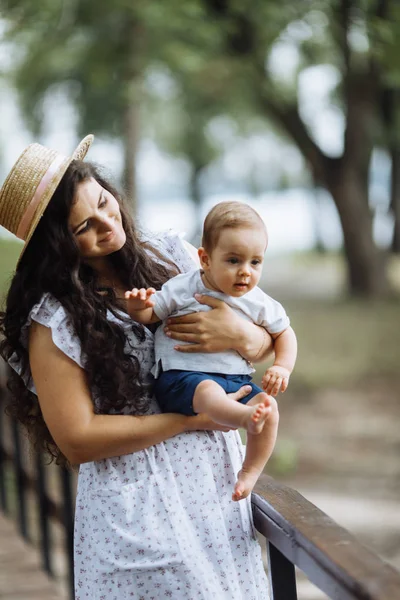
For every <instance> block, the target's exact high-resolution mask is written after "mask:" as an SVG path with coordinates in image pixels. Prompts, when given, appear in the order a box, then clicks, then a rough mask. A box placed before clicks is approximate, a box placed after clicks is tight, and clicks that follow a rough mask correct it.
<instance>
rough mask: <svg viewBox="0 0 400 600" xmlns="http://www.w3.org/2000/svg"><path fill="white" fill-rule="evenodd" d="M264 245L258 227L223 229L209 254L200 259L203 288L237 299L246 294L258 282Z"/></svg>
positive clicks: (262, 235) (265, 243)
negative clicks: (206, 287) (203, 281)
mask: <svg viewBox="0 0 400 600" xmlns="http://www.w3.org/2000/svg"><path fill="white" fill-rule="evenodd" d="M267 243H268V240H267V236H266V233H265V231H264V230H263V229H262V228H261V227H260V228H259V229H257V228H239V229H233V228H232V229H223V230H222V231H221V234H220V236H219V240H218V243H217V245H216V246H215V248H214V249H213V250H212V251H211V253H210V254H207V253H206V252H204V255H203V256H200V259H201V266H202V269H203V271H204V279H205V283H206V285H207V286H208V287H210V288H211V289H214V290H217V291H220V292H223V293H224V294H228V295H229V296H235V297H237V298H238V297H240V296H243V295H244V294H247V292H250V290H252V289H253V288H254V287H255V286H256V285H257V284H258V282H259V281H260V277H261V272H262V265H263V261H264V254H265V250H266V249H267Z"/></svg>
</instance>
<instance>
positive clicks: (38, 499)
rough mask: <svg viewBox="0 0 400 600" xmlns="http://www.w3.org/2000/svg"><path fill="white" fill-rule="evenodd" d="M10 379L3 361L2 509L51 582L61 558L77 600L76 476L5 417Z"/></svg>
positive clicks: (0, 370)
mask: <svg viewBox="0 0 400 600" xmlns="http://www.w3.org/2000/svg"><path fill="white" fill-rule="evenodd" d="M5 380H6V370H5V368H4V363H3V362H2V360H1V359H0V509H1V510H2V511H3V513H4V514H5V515H6V516H8V517H10V518H12V519H14V520H15V521H16V524H17V527H18V530H19V533H20V535H21V536H22V537H23V538H24V539H25V540H26V541H27V542H29V543H32V544H35V545H38V547H39V550H40V553H41V556H42V566H43V569H44V570H45V571H46V572H47V573H48V574H49V575H50V576H51V577H55V576H56V572H57V569H56V566H55V562H60V561H58V560H55V559H56V557H57V555H59V554H62V556H63V560H62V561H61V562H62V563H63V567H62V571H63V576H64V578H65V580H66V587H67V588H68V593H69V596H70V598H71V599H72V600H73V598H74V591H73V521H74V517H73V505H74V491H73V490H74V487H75V486H74V482H73V475H72V473H71V472H70V471H68V470H67V469H64V468H60V467H56V466H55V465H47V464H46V461H45V460H44V458H43V456H42V455H41V454H38V453H33V452H31V451H29V444H28V443H27V440H26V438H25V436H24V435H23V434H22V431H21V428H20V426H19V425H18V424H17V423H16V422H15V421H14V420H13V419H10V418H9V417H7V416H6V415H5V414H4V406H5V402H4V401H5V397H6V394H7V393H8V392H7V390H6V385H5ZM53 525H54V526H57V529H58V530H59V531H61V540H60V539H59V538H60V535H57V536H54V533H55V531H54V530H55V527H53ZM58 570H59V569H58ZM0 597H1V591H0Z"/></svg>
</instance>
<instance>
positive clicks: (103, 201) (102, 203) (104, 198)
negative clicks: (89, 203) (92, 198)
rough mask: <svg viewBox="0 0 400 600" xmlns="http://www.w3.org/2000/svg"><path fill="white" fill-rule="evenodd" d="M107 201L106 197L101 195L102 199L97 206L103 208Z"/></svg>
mask: <svg viewBox="0 0 400 600" xmlns="http://www.w3.org/2000/svg"><path fill="white" fill-rule="evenodd" d="M107 202H108V199H107V197H106V196H103V199H102V201H101V202H100V204H99V208H104V206H106V204H107Z"/></svg>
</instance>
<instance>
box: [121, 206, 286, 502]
mask: <svg viewBox="0 0 400 600" xmlns="http://www.w3.org/2000/svg"><path fill="white" fill-rule="evenodd" d="M267 244H268V236H267V230H266V228H265V225H264V222H263V221H262V219H261V217H260V216H259V215H258V213H257V212H256V211H255V210H253V209H252V208H251V207H250V206H248V205H247V204H243V203H240V202H221V203H220V204H217V205H216V206H215V207H214V208H213V209H212V210H211V211H210V212H209V214H208V215H207V217H206V220H205V222H204V229H203V239H202V247H201V248H199V250H198V256H199V259H200V265H201V268H200V269H198V268H197V269H194V270H193V271H190V272H188V273H184V274H181V275H178V276H176V277H174V278H172V279H170V280H169V281H167V282H166V283H165V284H164V285H163V286H162V288H161V290H160V291H157V292H156V291H155V290H154V288H149V289H147V290H145V289H140V290H138V289H133V290H132V291H128V292H126V293H125V298H126V300H127V305H128V312H129V314H130V316H131V317H132V319H134V320H135V321H138V322H139V323H143V324H149V323H155V322H157V321H166V319H167V318H168V317H171V316H179V315H185V314H188V313H192V312H196V311H203V310H211V308H210V307H209V306H207V305H204V304H200V303H199V302H197V300H196V298H195V295H197V294H206V295H208V296H212V297H214V298H218V299H220V300H223V301H224V302H226V303H227V304H228V305H229V306H230V307H231V308H232V309H233V310H234V311H235V312H237V313H238V314H239V315H240V316H241V317H242V318H243V319H247V320H251V321H253V322H254V323H255V324H257V325H261V326H262V327H265V329H266V330H267V331H268V333H269V334H270V335H271V336H272V338H273V339H274V350H275V361H274V364H273V366H272V367H270V368H269V369H267V371H266V373H265V374H264V377H263V380H262V385H263V388H264V390H266V391H268V392H271V391H272V390H274V393H275V394H277V393H278V392H279V391H281V392H284V391H285V390H286V388H287V385H288V381H289V377H290V374H291V372H292V370H293V367H294V364H295V360H296V353H297V344H296V336H295V334H294V331H293V330H292V328H291V327H290V326H289V319H288V317H287V315H286V313H285V310H284V309H283V307H282V306H281V305H280V304H279V302H276V301H275V300H273V299H272V298H270V297H269V296H267V295H266V294H265V293H264V292H263V291H262V290H261V289H260V288H258V287H257V284H258V282H259V280H260V277H261V272H262V266H263V260H264V254H265V251H266V249H267ZM174 346H175V342H174V340H172V339H171V338H169V337H168V336H167V335H166V334H165V333H164V327H159V328H158V329H157V331H156V338H155V355H156V363H155V367H154V368H153V371H152V373H153V375H154V376H155V378H156V382H155V395H156V398H157V401H158V403H159V405H160V407H161V408H162V410H163V411H164V412H179V413H183V414H185V415H194V414H197V413H207V414H208V415H209V416H210V417H211V419H213V420H214V421H215V422H216V423H219V424H221V425H226V426H229V427H244V428H245V429H246V430H247V446H246V455H245V459H244V462H243V466H242V469H241V471H240V472H239V473H238V478H237V481H236V484H235V488H234V491H233V495H232V499H233V500H241V499H242V498H245V497H246V496H248V495H249V494H250V493H251V491H252V489H253V487H254V485H255V483H256V481H257V479H258V477H259V476H260V474H261V472H262V471H263V468H264V466H265V464H266V463H267V461H268V459H269V457H270V455H271V453H272V451H273V449H274V445H275V440H276V436H277V430H278V412H277V409H276V403H275V400H274V398H272V397H271V396H269V395H268V394H267V393H265V391H263V390H262V389H261V388H259V387H258V386H256V385H255V384H254V383H253V382H252V381H251V377H250V374H251V373H253V372H254V368H253V366H252V365H251V364H250V363H249V362H248V361H247V360H245V359H244V358H243V357H242V356H240V355H239V354H238V353H237V352H236V351H234V350H230V351H225V352H218V353H205V352H204V353H199V352H196V353H195V354H190V353H179V352H177V351H176V350H174ZM244 385H249V386H251V393H249V394H248V396H246V397H245V398H244V399H242V400H241V401H240V402H237V401H234V400H233V399H232V398H230V397H229V396H228V394H229V393H232V392H236V391H238V390H239V389H240V388H241V387H242V386H244ZM274 405H275V410H273V408H274Z"/></svg>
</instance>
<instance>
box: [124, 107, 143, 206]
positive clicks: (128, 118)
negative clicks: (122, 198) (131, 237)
mask: <svg viewBox="0 0 400 600" xmlns="http://www.w3.org/2000/svg"><path fill="white" fill-rule="evenodd" d="M138 113H139V107H138V105H137V103H136V102H135V101H132V102H131V103H130V104H129V105H128V106H127V107H126V111H125V119H124V121H125V130H124V136H123V144H124V187H125V191H126V194H127V196H128V198H129V200H130V203H131V207H132V212H133V214H134V215H135V214H136V213H137V189H136V157H137V149H138V142H139V115H138Z"/></svg>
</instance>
